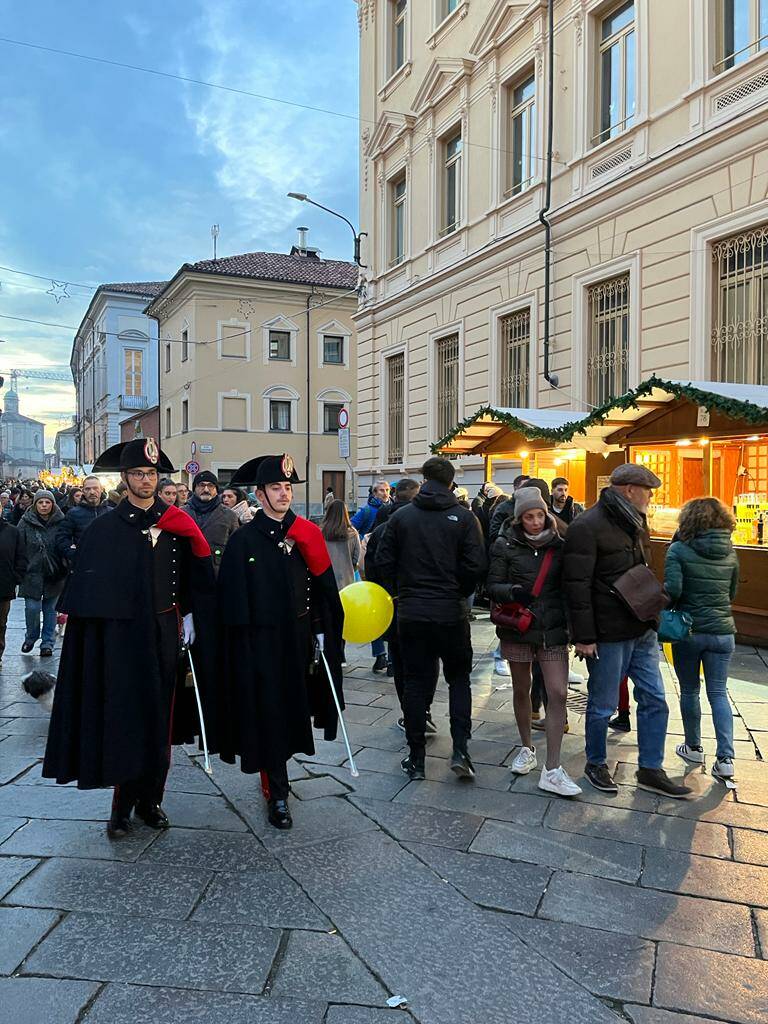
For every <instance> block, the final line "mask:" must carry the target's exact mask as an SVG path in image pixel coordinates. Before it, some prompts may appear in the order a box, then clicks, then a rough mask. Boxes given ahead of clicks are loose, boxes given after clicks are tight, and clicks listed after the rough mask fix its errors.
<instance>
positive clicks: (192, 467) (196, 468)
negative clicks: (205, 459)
mask: <svg viewBox="0 0 768 1024" xmlns="http://www.w3.org/2000/svg"><path fill="white" fill-rule="evenodd" d="M184 469H185V470H186V471H187V473H189V474H190V476H197V474H198V473H199V472H200V463H199V462H195V460H194V459H190V460H189V462H188V463H187V464H186V466H185V467H184Z"/></svg>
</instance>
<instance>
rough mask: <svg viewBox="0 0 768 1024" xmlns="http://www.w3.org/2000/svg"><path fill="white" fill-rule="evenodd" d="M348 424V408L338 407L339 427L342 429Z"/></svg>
mask: <svg viewBox="0 0 768 1024" xmlns="http://www.w3.org/2000/svg"><path fill="white" fill-rule="evenodd" d="M348 426H349V409H345V408H343V407H342V408H341V409H339V429H340V430H344V429H345V427H348Z"/></svg>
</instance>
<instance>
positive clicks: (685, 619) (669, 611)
mask: <svg viewBox="0 0 768 1024" xmlns="http://www.w3.org/2000/svg"><path fill="white" fill-rule="evenodd" d="M692 630H693V619H692V618H691V616H690V615H689V614H688V612H683V611H680V610H679V609H677V608H665V609H664V611H663V612H662V613H661V617H660V619H659V640H661V642H662V643H665V644H674V643H676V642H677V641H678V640H685V639H686V638H687V637H689V636H690V635H691V631H692Z"/></svg>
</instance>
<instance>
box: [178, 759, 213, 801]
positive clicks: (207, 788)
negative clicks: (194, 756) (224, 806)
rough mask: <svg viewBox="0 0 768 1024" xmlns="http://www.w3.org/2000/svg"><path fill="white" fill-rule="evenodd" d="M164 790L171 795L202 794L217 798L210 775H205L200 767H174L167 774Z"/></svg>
mask: <svg viewBox="0 0 768 1024" xmlns="http://www.w3.org/2000/svg"><path fill="white" fill-rule="evenodd" d="M166 789H167V790H169V791H170V792H172V793H203V794H209V795H211V796H218V793H219V791H218V789H217V788H216V784H215V783H214V781H213V780H212V779H211V777H210V775H206V773H205V772H204V771H203V769H202V767H197V766H196V765H190V767H189V768H186V767H182V766H180V765H174V767H172V768H171V770H170V772H169V774H168V781H167V783H166Z"/></svg>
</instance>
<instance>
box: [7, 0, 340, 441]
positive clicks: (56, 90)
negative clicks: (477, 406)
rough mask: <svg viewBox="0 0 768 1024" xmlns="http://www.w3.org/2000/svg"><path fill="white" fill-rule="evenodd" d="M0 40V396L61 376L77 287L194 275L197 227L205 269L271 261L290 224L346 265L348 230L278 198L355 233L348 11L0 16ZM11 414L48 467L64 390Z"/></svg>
mask: <svg viewBox="0 0 768 1024" xmlns="http://www.w3.org/2000/svg"><path fill="white" fill-rule="evenodd" d="M0 36H1V37H2V40H0V268H3V269H0V339H3V340H4V341H3V343H2V344H0V373H2V372H3V371H6V382H5V389H6V390H7V389H8V387H9V383H10V381H9V379H8V377H7V371H9V370H11V369H13V368H17V369H24V368H27V369H36V370H40V371H44V370H45V369H46V368H47V367H48V368H55V369H57V370H60V371H67V370H68V367H69V358H70V353H71V348H72V341H73V337H74V330H73V328H76V327H77V326H78V325H79V323H80V321H81V320H82V317H83V314H84V313H85V311H86V309H87V307H88V303H89V302H90V299H91V297H92V295H93V291H94V289H95V287H96V286H98V285H99V284H101V283H106V282H110V281H146V280H163V279H167V278H169V277H171V276H172V275H173V273H174V272H175V271H176V270H177V269H178V267H179V266H180V265H181V264H182V263H185V262H191V261H194V260H198V259H205V258H208V257H210V256H211V255H212V251H211V245H212V243H211V233H210V229H211V225H212V224H214V223H216V224H219V225H220V235H219V240H218V252H219V255H230V254H233V253H240V252H249V251H253V250H257V249H265V250H275V251H287V250H288V249H289V248H290V245H291V244H292V242H293V241H294V239H295V237H296V227H297V226H299V225H306V226H308V227H309V228H310V243H311V244H314V245H316V246H318V247H319V248H320V249H321V250H322V253H323V256H325V257H327V258H329V259H351V258H352V252H351V250H352V239H351V233H350V231H349V228H348V227H346V226H345V225H344V224H342V223H341V222H340V221H337V220H336V219H335V218H333V217H330V216H328V215H327V214H324V213H323V212H322V211H319V210H313V209H312V208H311V207H309V206H306V205H304V204H300V203H297V202H296V201H295V200H291V199H288V198H286V193H287V192H289V191H297V192H304V193H307V194H308V195H310V196H312V198H314V199H317V200H318V201H319V202H322V203H323V204H324V205H326V206H329V207H332V208H333V209H336V210H338V211H339V212H341V213H344V214H346V216H348V217H349V218H350V220H352V221H353V222H356V221H357V160H358V156H357V153H358V142H357V140H358V136H359V126H358V124H357V122H356V120H355V118H356V115H357V109H358V96H357V53H358V49H357V48H358V26H357V15H356V10H355V4H354V3H352V0H280V3H279V4H275V3H274V2H272V0H164V2H163V3H157V0H126V2H124V3H122V4H119V5H118V4H97V3H93V2H92V0H67V2H66V3H61V0H26V2H24V3H21V2H19V0H0ZM7 40H14V41H15V42H14V43H9V42H8V41H7ZM20 42H23V43H31V44H35V46H38V47H48V48H54V49H57V50H68V51H73V52H76V53H78V54H81V55H88V56H90V57H98V58H102V59H104V60H110V61H117V62H119V63H123V64H132V65H139V66H141V67H143V68H150V69H154V70H157V71H162V72H166V73H169V74H172V75H181V76H183V77H186V78H194V79H198V80H202V81H205V82H212V83H216V84H218V85H222V86H227V87H229V89H235V90H245V91H247V92H252V93H253V92H255V93H259V94H262V95H264V96H268V97H273V98H278V99H282V100H287V101H290V102H291V103H294V104H298V105H302V104H304V105H307V106H310V107H314V108H324V109H326V110H330V111H334V112H336V113H338V114H345V115H347V116H346V117H340V116H334V115H333V114H328V113H320V112H318V111H317V110H306V109H302V108H301V106H290V105H287V104H285V103H277V102H272V101H270V100H265V99H257V98H253V97H250V96H243V95H240V94H238V93H236V92H231V91H226V90H222V89H215V88H210V87H206V86H204V85H198V84H191V83H188V82H181V81H177V80H173V79H169V78H164V77H161V76H158V75H152V74H146V73H141V72H137V71H134V70H128V69H125V68H118V67H114V66H111V65H107V64H104V63H98V62H95V61H91V60H84V59H80V58H74V57H72V56H65V55H62V54H57V53H51V52H48V51H46V50H41V49H33V48H30V47H28V46H22V45H19V43H20ZM9 268H10V269H9ZM32 275H38V276H37V277H35V276H32ZM54 281H57V282H68V286H67V288H66V292H67V293H68V296H69V297H66V298H60V300H59V301H58V302H57V300H56V296H55V295H50V294H48V290H49V289H51V288H52V284H53V282H54ZM62 291H63V289H61V288H59V289H58V292H59V293H61V292H62ZM10 317H18V318H26V319H28V320H36V321H45V322H46V323H48V324H56V325H62V326H42V325H41V324H35V323H24V322H21V321H20V320H13V319H10ZM19 397H20V405H21V410H20V411H21V412H23V413H24V414H25V415H28V416H33V417H35V418H37V419H42V420H43V421H44V422H45V424H46V449H47V450H49V451H50V450H52V447H53V439H54V435H55V432H56V431H57V430H59V429H62V428H63V427H66V426H68V425H69V424H70V422H71V416H72V415H73V413H74V412H75V399H74V389H73V388H72V386H71V385H70V384H67V383H66V382H63V383H59V382H57V381H56V382H50V381H41V380H38V381H34V380H32V379H26V380H24V379H22V380H20V381H19ZM2 404H3V392H2V391H0V406H2Z"/></svg>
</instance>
